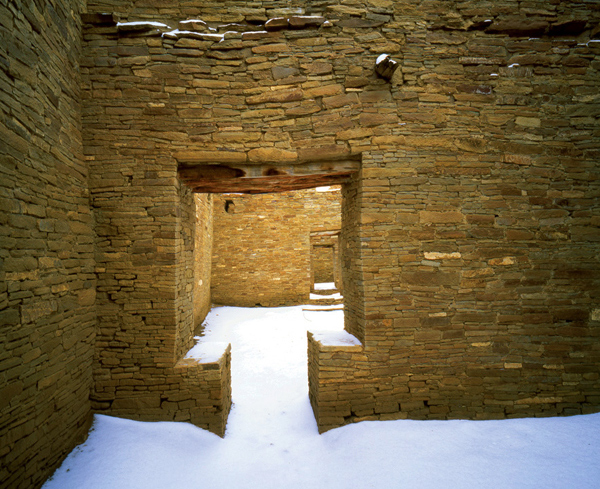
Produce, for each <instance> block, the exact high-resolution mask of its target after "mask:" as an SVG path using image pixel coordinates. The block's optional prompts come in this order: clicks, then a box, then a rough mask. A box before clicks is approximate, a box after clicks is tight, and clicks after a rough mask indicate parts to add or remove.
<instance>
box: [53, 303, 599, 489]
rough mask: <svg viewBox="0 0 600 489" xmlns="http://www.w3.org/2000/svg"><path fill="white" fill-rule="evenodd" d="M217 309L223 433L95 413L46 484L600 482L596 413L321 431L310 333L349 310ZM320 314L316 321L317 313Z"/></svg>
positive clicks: (134, 487)
mask: <svg viewBox="0 0 600 489" xmlns="http://www.w3.org/2000/svg"><path fill="white" fill-rule="evenodd" d="M310 316H311V318H312V321H311V320H307V319H306V318H305V315H304V312H303V311H302V306H297V307H291V308H278V309H268V308H252V309H244V308H229V307H224V308H217V309H213V311H212V312H211V313H210V315H209V317H208V319H207V325H206V330H205V333H206V335H205V337H204V338H205V341H224V342H231V346H232V389H233V402H234V406H233V408H232V411H231V414H230V416H229V422H228V424H227V433H226V436H225V438H224V439H221V438H219V437H218V436H216V435H213V434H211V433H209V432H207V431H205V430H202V429H200V428H197V427H195V426H192V425H191V424H187V423H174V422H157V423H144V422H139V421H130V420H124V419H118V418H112V417H108V416H102V415H96V416H95V421H94V425H93V427H92V430H91V432H90V435H89V437H88V439H87V441H86V442H85V443H83V444H82V445H80V446H79V447H77V448H76V449H75V450H73V451H72V452H71V454H70V455H69V456H68V457H67V459H66V460H65V462H64V463H63V465H62V466H61V467H60V468H59V469H58V470H57V471H56V473H55V475H54V477H53V479H52V480H49V481H48V482H47V483H46V484H45V486H44V489H59V488H60V489H82V488H85V489H96V488H97V489H107V488H110V489H155V488H156V489H164V488H179V487H181V488H184V487H185V488H193V489H255V488H256V489H265V488H276V487H277V488H279V487H285V488H286V489H306V488H315V489H321V488H331V489H355V488H356V489H368V488H385V489H387V488H393V489H395V488H402V489H405V488H406V489H440V488H443V489H474V488H486V489H508V488H510V489H513V488H514V489H539V488H544V489H573V488H594V487H598V486H599V482H598V481H600V414H593V415H586V416H574V417H568V418H543V419H515V420H503V421H407V420H401V421H372V422H362V423H357V424H353V425H349V426H345V427H342V428H338V429H335V430H331V431H328V432H327V433H324V434H323V435H319V434H318V432H317V426H316V423H315V420H314V416H313V413H312V410H311V407H310V403H309V400H308V388H307V368H306V347H307V342H306V330H307V328H310V329H311V330H312V329H313V328H314V329H319V330H328V331H341V330H342V327H341V324H342V322H343V312H342V311H335V312H323V313H311V314H310ZM319 317H320V318H321V319H319Z"/></svg>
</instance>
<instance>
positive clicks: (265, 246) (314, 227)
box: [212, 188, 341, 307]
mask: <svg viewBox="0 0 600 489" xmlns="http://www.w3.org/2000/svg"><path fill="white" fill-rule="evenodd" d="M340 219H341V197H340V191H339V188H338V189H337V190H335V189H334V190H333V191H326V192H323V191H316V190H299V191H295V192H283V193H277V194H264V195H240V194H224V195H218V196H215V197H214V223H213V229H214V248H213V263H212V271H213V274H212V300H213V302H215V303H217V304H225V305H235V306H245V307H253V306H255V305H261V306H267V307H272V306H284V305H294V304H304V303H306V302H308V300H309V294H310V291H311V288H312V284H313V282H312V281H311V241H310V234H311V232H314V231H325V230H332V229H333V230H335V229H339V228H340Z"/></svg>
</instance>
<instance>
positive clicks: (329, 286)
mask: <svg viewBox="0 0 600 489" xmlns="http://www.w3.org/2000/svg"><path fill="white" fill-rule="evenodd" d="M314 288H315V290H335V283H334V282H321V283H316V284H315V285H314Z"/></svg>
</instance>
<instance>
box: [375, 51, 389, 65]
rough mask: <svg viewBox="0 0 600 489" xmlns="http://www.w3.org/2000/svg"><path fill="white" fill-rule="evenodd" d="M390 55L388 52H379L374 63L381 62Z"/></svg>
mask: <svg viewBox="0 0 600 489" xmlns="http://www.w3.org/2000/svg"><path fill="white" fill-rule="evenodd" d="M389 57H390V55H389V54H385V53H384V54H380V55H379V56H377V59H376V60H375V64H376V65H378V64H380V63H382V62H383V60H384V59H386V58H389Z"/></svg>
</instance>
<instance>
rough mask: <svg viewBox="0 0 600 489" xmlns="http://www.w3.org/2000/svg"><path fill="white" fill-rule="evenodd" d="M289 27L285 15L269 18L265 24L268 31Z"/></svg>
mask: <svg viewBox="0 0 600 489" xmlns="http://www.w3.org/2000/svg"><path fill="white" fill-rule="evenodd" d="M288 27H289V23H288V20H287V18H285V17H275V18H273V19H269V20H267V23H266V24H265V29H266V30H267V31H280V30H282V29H287V28H288Z"/></svg>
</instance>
